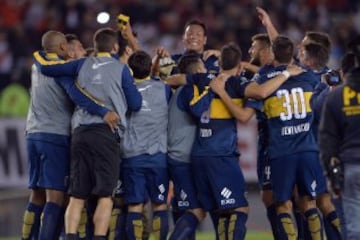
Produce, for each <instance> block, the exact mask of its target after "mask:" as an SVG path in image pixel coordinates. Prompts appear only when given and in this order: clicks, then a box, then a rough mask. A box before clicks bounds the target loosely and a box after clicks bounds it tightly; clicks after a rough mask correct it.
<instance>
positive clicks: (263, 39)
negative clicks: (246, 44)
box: [251, 33, 271, 47]
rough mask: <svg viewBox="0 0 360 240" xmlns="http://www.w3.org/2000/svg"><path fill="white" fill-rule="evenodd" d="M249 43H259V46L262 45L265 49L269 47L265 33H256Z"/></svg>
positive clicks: (268, 38) (269, 43)
mask: <svg viewBox="0 0 360 240" xmlns="http://www.w3.org/2000/svg"><path fill="white" fill-rule="evenodd" d="M251 41H253V42H254V41H259V42H261V44H263V46H266V47H270V46H271V40H270V37H269V35H267V34H266V33H258V34H255V35H254V36H253V37H252V38H251Z"/></svg>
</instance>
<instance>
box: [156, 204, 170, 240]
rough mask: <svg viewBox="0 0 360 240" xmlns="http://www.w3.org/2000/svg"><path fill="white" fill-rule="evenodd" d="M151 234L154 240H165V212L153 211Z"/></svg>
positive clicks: (167, 223) (167, 227)
mask: <svg viewBox="0 0 360 240" xmlns="http://www.w3.org/2000/svg"><path fill="white" fill-rule="evenodd" d="M152 226H153V234H154V239H155V240H166V238H167V234H168V232H169V222H168V215H167V210H164V211H155V212H154V214H153V222H152Z"/></svg>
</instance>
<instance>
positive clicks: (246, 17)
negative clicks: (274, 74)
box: [0, 0, 360, 116]
mask: <svg viewBox="0 0 360 240" xmlns="http://www.w3.org/2000/svg"><path fill="white" fill-rule="evenodd" d="M0 3H1V4H0V91H3V90H4V89H5V88H6V87H9V86H11V87H12V88H11V91H14V92H17V93H18V92H19V93H20V92H21V91H22V92H21V94H22V95H24V96H23V98H26V96H25V95H26V94H27V91H25V92H24V91H23V90H27V89H29V87H30V69H31V65H32V52H33V51H34V50H37V49H39V48H41V40H40V39H41V35H42V34H43V33H44V32H45V31H47V30H49V29H55V30H59V31H62V32H64V33H75V34H77V35H78V36H79V38H80V40H81V41H82V43H83V45H84V46H85V47H91V45H92V39H91V37H92V35H93V33H94V32H95V30H97V29H98V28H99V27H103V26H111V27H115V19H116V16H117V15H118V14H119V13H125V14H127V15H129V16H130V23H131V25H132V26H133V29H134V30H135V32H136V33H137V35H138V39H139V41H140V44H141V46H142V48H143V49H144V50H145V51H148V52H149V53H153V51H154V49H155V47H157V46H160V45H162V46H165V47H166V48H167V49H169V50H170V52H171V53H176V52H181V51H182V43H181V34H182V32H183V27H184V24H185V23H186V22H187V21H188V20H189V19H192V18H198V19H200V20H202V21H204V22H205V23H206V25H207V27H208V34H207V35H208V44H207V46H208V48H220V47H221V46H222V45H223V44H224V43H227V42H230V41H235V42H237V43H238V44H239V45H240V46H241V48H242V50H243V52H244V55H245V56H246V53H247V49H248V48H249V47H250V44H251V36H252V35H254V34H255V33H258V32H263V31H264V29H263V28H262V25H261V23H260V21H259V20H258V18H257V16H256V11H255V7H256V6H258V5H260V6H262V7H263V8H265V9H266V10H267V11H268V12H269V14H270V17H271V19H272V20H273V22H274V24H275V27H276V28H277V29H278V30H279V32H280V33H282V34H285V35H287V36H289V37H290V38H291V39H292V40H294V41H295V42H299V41H300V40H301V38H302V36H303V33H304V32H305V31H307V30H319V31H324V32H327V33H329V34H330V36H331V38H332V41H333V48H332V53H331V59H330V63H329V66H330V67H332V68H337V67H338V65H339V61H340V57H341V56H342V55H343V53H344V52H345V45H346V42H347V41H348V39H350V38H351V36H353V35H355V34H356V33H357V34H359V33H360V24H356V23H359V22H360V1H357V0H292V1H278V0H262V1H261V0H226V1H225V0H197V1H194V0H156V1H155V0H147V1H145V0H102V1H96V0H63V1H51V0H0ZM101 11H106V12H108V13H109V14H110V16H111V18H110V21H109V22H108V23H107V24H105V25H101V24H99V23H97V21H96V17H97V14H98V13H99V12H101ZM14 87H15V90H14ZM11 91H10V92H11ZM4 95H6V96H10V97H7V99H5V100H4V99H3V98H4ZM11 96H12V95H11V94H1V99H0V100H1V101H0V102H1V104H0V105H3V106H0V116H7V115H11V114H13V115H14V113H8V112H9V111H10V110H11V109H14V107H11V104H16V103H15V102H16V101H17V99H14V98H13V97H11ZM23 101H27V99H24V100H23ZM3 108H6V109H5V110H2V109H3ZM12 111H14V110H12ZM19 111H20V110H19ZM10 112H11V111H10ZM24 112H25V115H26V110H21V111H20V112H19V115H20V116H22V115H24ZM15 115H16V113H15Z"/></svg>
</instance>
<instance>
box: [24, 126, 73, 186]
mask: <svg viewBox="0 0 360 240" xmlns="http://www.w3.org/2000/svg"><path fill="white" fill-rule="evenodd" d="M26 141H27V150H28V151H27V152H28V161H29V176H30V179H29V188H31V189H36V188H45V189H53V190H58V191H66V190H67V186H68V178H69V172H70V137H69V136H63V135H57V134H51V133H30V134H28V135H27V137H26Z"/></svg>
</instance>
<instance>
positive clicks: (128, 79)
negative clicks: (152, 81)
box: [122, 66, 142, 111]
mask: <svg viewBox="0 0 360 240" xmlns="http://www.w3.org/2000/svg"><path fill="white" fill-rule="evenodd" d="M122 88H123V90H124V94H125V98H126V101H127V105H128V109H129V110H131V111H139V110H140V108H141V102H142V96H141V94H140V92H139V91H138V89H137V88H136V85H135V84H134V79H133V77H132V76H131V74H130V70H129V68H128V67H127V66H124V69H123V71H122Z"/></svg>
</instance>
